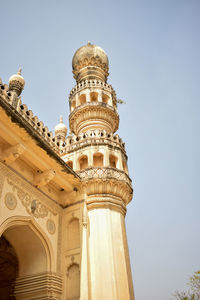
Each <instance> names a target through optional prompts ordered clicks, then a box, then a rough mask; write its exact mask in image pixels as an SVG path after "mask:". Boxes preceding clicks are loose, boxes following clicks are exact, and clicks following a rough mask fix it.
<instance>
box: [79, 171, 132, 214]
mask: <svg viewBox="0 0 200 300" xmlns="http://www.w3.org/2000/svg"><path fill="white" fill-rule="evenodd" d="M78 174H79V176H80V178H81V180H82V188H83V190H84V191H85V192H86V194H87V207H88V210H90V209H95V208H109V209H114V210H117V211H119V212H121V213H122V214H124V215H125V214H126V205H127V204H128V203H129V202H130V201H131V199H132V197H133V189H132V183H131V179H130V178H129V176H128V175H127V174H126V173H125V172H123V171H120V170H118V169H114V168H110V167H103V168H88V169H85V170H83V171H80V172H78Z"/></svg>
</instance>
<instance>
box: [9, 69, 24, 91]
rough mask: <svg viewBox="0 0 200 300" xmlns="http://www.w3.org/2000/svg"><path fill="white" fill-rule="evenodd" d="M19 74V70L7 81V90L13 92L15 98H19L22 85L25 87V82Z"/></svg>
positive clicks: (20, 70)
mask: <svg viewBox="0 0 200 300" xmlns="http://www.w3.org/2000/svg"><path fill="white" fill-rule="evenodd" d="M21 72H22V69H21V68H19V71H18V72H17V74H14V75H12V76H11V77H10V79H9V90H10V91H15V92H16V94H17V96H19V95H20V94H21V92H22V91H23V89H24V85H25V80H24V78H23V77H22V76H21Z"/></svg>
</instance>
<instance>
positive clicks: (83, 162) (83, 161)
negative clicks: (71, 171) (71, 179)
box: [79, 155, 88, 170]
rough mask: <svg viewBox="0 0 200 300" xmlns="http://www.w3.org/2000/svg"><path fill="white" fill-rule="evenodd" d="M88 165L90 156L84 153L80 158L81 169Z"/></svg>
mask: <svg viewBox="0 0 200 300" xmlns="http://www.w3.org/2000/svg"><path fill="white" fill-rule="evenodd" d="M87 167H88V157H87V155H83V156H81V157H80V158H79V168H80V170H83V169H86V168H87Z"/></svg>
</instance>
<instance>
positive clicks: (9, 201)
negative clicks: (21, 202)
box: [4, 192, 17, 210]
mask: <svg viewBox="0 0 200 300" xmlns="http://www.w3.org/2000/svg"><path fill="white" fill-rule="evenodd" d="M4 201H5V205H6V207H7V208H8V209H10V210H14V209H15V208H16V206H17V199H16V197H15V195H14V194H13V193H10V192H8V193H6V195H5V198H4Z"/></svg>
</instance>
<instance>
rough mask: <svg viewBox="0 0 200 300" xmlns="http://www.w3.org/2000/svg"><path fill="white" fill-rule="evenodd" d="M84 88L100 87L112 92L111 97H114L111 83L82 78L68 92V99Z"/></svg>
mask: <svg viewBox="0 0 200 300" xmlns="http://www.w3.org/2000/svg"><path fill="white" fill-rule="evenodd" d="M86 88H101V89H102V90H103V91H107V92H109V93H111V94H112V96H113V99H116V93H115V90H114V89H113V87H112V85H110V84H108V83H105V82H103V81H101V80H95V79H94V80H83V81H81V82H80V83H78V84H77V85H76V86H75V87H74V88H73V89H72V90H71V92H70V94H69V101H71V100H72V99H73V98H74V96H75V95H76V94H77V93H80V92H81V91H82V90H84V89H86Z"/></svg>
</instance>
